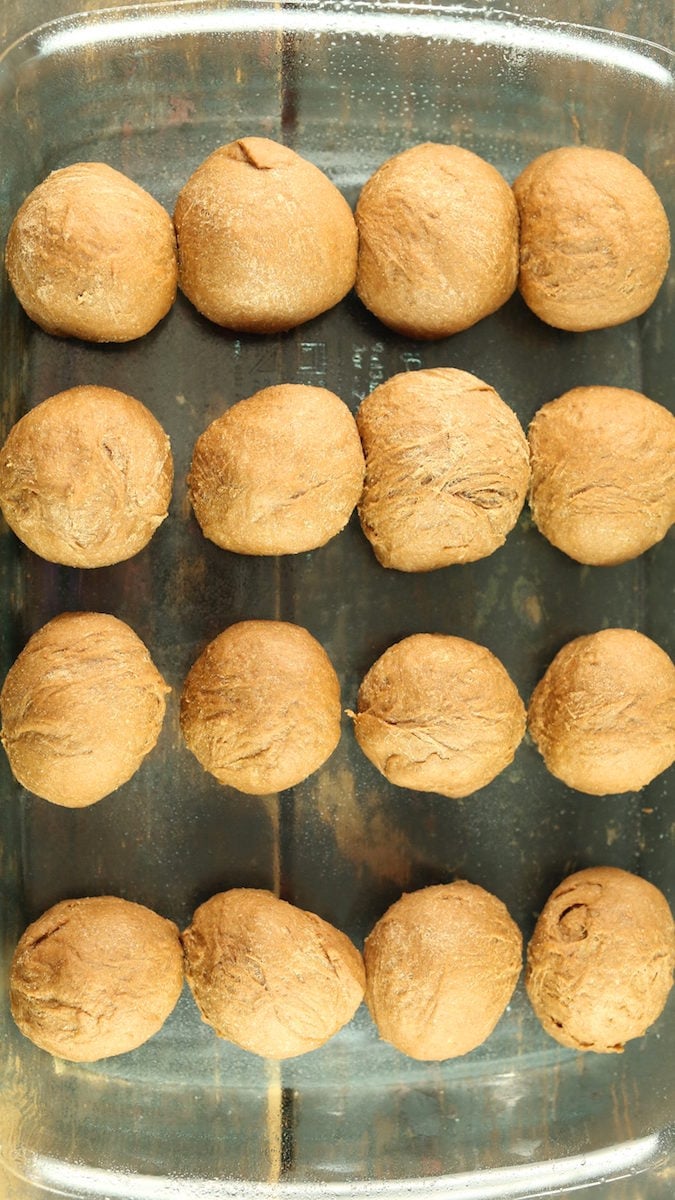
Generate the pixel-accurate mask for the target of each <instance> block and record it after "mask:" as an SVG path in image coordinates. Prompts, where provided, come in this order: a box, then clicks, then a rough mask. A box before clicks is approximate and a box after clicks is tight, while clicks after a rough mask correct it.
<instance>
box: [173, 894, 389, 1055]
mask: <svg viewBox="0 0 675 1200" xmlns="http://www.w3.org/2000/svg"><path fill="white" fill-rule="evenodd" d="M183 945H184V947H185V962H186V973H187V980H188V983H189V985H190V987H191V988H192V993H193V995H194V998H195V1001H196V1003H197V1006H198V1008H199V1011H200V1012H201V1014H202V1018H203V1020H204V1021H206V1023H207V1024H208V1025H211V1026H213V1028H214V1029H215V1031H216V1033H217V1034H218V1036H219V1037H222V1038H225V1039H226V1040H227V1041H228V1042H234V1043H235V1045H237V1046H241V1047H242V1048H243V1049H244V1050H250V1051H251V1052H252V1053H253V1054H260V1055H261V1056H262V1057H263V1058H274V1059H283V1058H293V1057H295V1055H298V1054H307V1052H308V1051H310V1050H316V1049H317V1048H318V1047H319V1046H323V1044H324V1042H327V1041H328V1039H329V1038H332V1037H333V1036H334V1034H336V1033H337V1032H338V1031H339V1030H340V1029H342V1027H343V1025H346V1024H347V1022H348V1021H350V1020H351V1018H352V1017H353V1016H354V1013H355V1012H356V1010H357V1008H358V1007H359V1004H360V1003H361V1001H362V999H363V990H364V984H365V975H364V969H363V960H362V958H361V955H360V954H359V952H358V950H357V949H356V947H355V946H353V945H352V943H351V942H350V940H349V938H348V937H346V936H345V934H344V933H341V932H340V931H339V930H338V929H334V928H333V926H332V925H329V924H328V922H327V921H322V920H321V918H320V917H317V916H315V915H314V913H310V912H305V911H304V909H301V908H295V907H294V905H292V904H287V903H286V902H285V901H284V900H278V899H277V897H276V896H273V895H272V893H271V892H265V891H259V890H258V889H256V888H235V889H234V890H233V891H231V892H221V893H220V894H219V895H217V896H212V897H211V899H210V900H207V901H206V903H205V904H202V905H201V906H200V907H199V908H198V909H197V911H196V912H195V914H194V916H193V918H192V925H191V926H190V928H189V929H187V930H186V931H185V933H184V934H183Z"/></svg>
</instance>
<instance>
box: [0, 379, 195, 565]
mask: <svg viewBox="0 0 675 1200" xmlns="http://www.w3.org/2000/svg"><path fill="white" fill-rule="evenodd" d="M172 483H173V460H172V457H171V449H170V446H169V439H168V437H167V436H166V434H165V432H164V430H163V429H162V427H161V425H160V424H159V422H158V421H157V420H155V418H154V417H153V415H152V413H151V412H149V411H148V409H147V408H146V407H145V405H143V404H141V403H140V401H139V400H134V398H133V397H132V396H126V395H124V393H123V392H117V391H114V390H113V389H112V388H104V387H94V386H86V387H75V388H70V389H69V391H67V392H59V393H58V395H56V396H50V397H49V399H48V400H43V401H42V403H41V404H38V405H37V407H36V408H33V409H31V411H30V412H28V413H26V415H25V416H23V417H22V418H21V420H20V421H18V422H17V423H16V425H14V427H13V428H12V429H11V430H10V433H9V436H8V438H7V441H6V442H5V444H4V446H3V448H2V450H0V507H1V508H2V513H3V516H4V518H5V520H6V521H7V524H8V525H9V526H10V528H11V529H13V530H14V533H15V534H16V535H17V537H19V538H21V541H22V542H24V543H25V544H26V545H27V546H28V547H29V548H30V549H31V550H33V551H34V552H35V553H36V554H40V555H41V556H42V558H46V559H47V560H48V561H49V562H57V563H64V564H65V565H66V566H69V567H103V566H108V565H109V564H111V563H118V562H122V561H123V560H124V559H127V558H131V557H132V555H134V554H137V553H138V551H139V550H142V549H143V547H144V546H145V545H146V544H147V543H148V542H149V541H150V538H151V537H152V535H153V533H154V532H155V529H156V528H157V526H158V525H160V524H161V522H162V521H163V520H164V518H165V517H166V515H167V512H168V507H169V501H170V499H171V487H172Z"/></svg>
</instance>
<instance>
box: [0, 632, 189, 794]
mask: <svg viewBox="0 0 675 1200" xmlns="http://www.w3.org/2000/svg"><path fill="white" fill-rule="evenodd" d="M168 691H170V689H169V687H167V685H166V683H165V682H164V680H163V679H162V676H161V675H160V673H159V671H158V670H157V668H156V667H155V665H154V663H153V662H152V659H151V658H150V655H149V653H148V651H147V649H146V647H145V646H144V645H143V642H142V641H141V639H140V638H139V637H138V636H137V635H136V634H135V633H134V631H133V629H130V628H129V626H128V625H125V624H124V622H123V621H119V620H118V619H117V617H111V616H108V614H107V613H88V612H85V613H62V614H61V615H60V616H58V617H54V619H53V620H52V621H48V622H47V624H46V625H43V626H42V629H39V630H38V631H37V633H34V634H33V636H32V637H31V638H30V640H29V641H28V642H27V644H26V646H25V647H24V649H23V650H22V651H21V653H20V655H19V657H18V658H17V659H16V662H15V663H14V664H13V666H12V667H10V670H9V672H8V674H7V678H6V679H5V682H4V684H3V688H2V692H0V715H1V716H2V734H1V735H0V740H1V741H2V744H3V746H4V747H5V750H6V752H7V757H8V759H9V765H10V767H11V768H12V771H13V773H14V775H15V776H16V778H17V779H18V781H19V783H20V784H22V785H23V787H25V788H28V790H29V791H31V792H34V793H35V795H36V796H41V797H42V798H43V799H44V800H51V802H52V804H62V805H64V807H66V808H85V807H86V806H87V805H88V804H94V803H95V802H96V801H97V800H101V799H102V798H103V797H104V796H107V795H109V794H110V792H114V791H115V790H116V788H118V787H120V786H121V784H123V783H126V781H127V780H128V779H131V776H132V775H133V774H134V773H135V772H136V771H137V770H138V768H139V767H140V765H141V762H142V761H143V759H144V758H145V756H146V754H148V753H149V752H150V750H152V748H153V746H154V745H155V743H156V741H157V739H158V737H159V733H160V730H161V728H162V722H163V720H164V710H165V707H166V701H165V696H166V693H167V692H168Z"/></svg>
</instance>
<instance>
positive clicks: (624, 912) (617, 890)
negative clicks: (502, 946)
mask: <svg viewBox="0 0 675 1200" xmlns="http://www.w3.org/2000/svg"><path fill="white" fill-rule="evenodd" d="M674 966H675V925H674V924H673V918H672V916H671V913H670V909H669V908H668V904H667V902H666V899H665V896H663V895H662V894H661V892H660V891H659V890H658V888H655V887H654V886H653V885H652V884H651V883H647V881H646V879H640V878H639V877H638V876H637V875H631V874H629V872H628V871H620V870H618V868H616V867H590V868H589V869H588V870H586V871H578V872H577V873H576V874H575V875H570V876H569V877H568V878H567V879H564V880H563V882H562V883H561V884H559V885H558V887H557V888H556V889H555V891H554V892H553V893H552V895H551V896H549V898H548V900H547V901H546V904H545V906H544V908H543V911H542V913H541V915H540V917H539V920H538V921H537V924H536V927H535V930H534V935H533V937H532V941H531V942H530V945H529V947H528V952H527V973H526V979H525V982H526V987H527V992H528V995H529V997H530V1000H531V1002H532V1007H533V1008H534V1011H535V1013H536V1014H537V1017H538V1018H539V1020H540V1021H541V1023H542V1025H543V1027H544V1029H545V1030H546V1032H547V1033H550V1035H551V1037H553V1038H555V1040H556V1041H557V1042H560V1043H561V1044H562V1045H563V1046H571V1047H572V1049H573V1050H595V1051H596V1053H598V1054H611V1053H612V1052H616V1051H621V1050H623V1047H624V1043H625V1042H628V1041H630V1039H631V1038H636V1037H641V1036H642V1034H643V1033H644V1032H645V1031H646V1030H647V1029H648V1028H649V1026H650V1025H652V1024H653V1022H654V1021H655V1020H656V1018H657V1017H658V1016H659V1014H660V1013H661V1012H662V1010H663V1008H664V1006H665V1003H666V1000H667V999H668V993H669V991H670V989H671V987H672V984H673V967H674Z"/></svg>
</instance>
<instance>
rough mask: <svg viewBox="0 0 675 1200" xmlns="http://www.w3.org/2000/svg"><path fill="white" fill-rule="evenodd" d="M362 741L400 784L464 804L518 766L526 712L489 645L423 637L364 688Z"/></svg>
mask: <svg viewBox="0 0 675 1200" xmlns="http://www.w3.org/2000/svg"><path fill="white" fill-rule="evenodd" d="M351 715H352V716H353V717H354V732H355V734H356V739H357V741H358V743H359V745H360V747H361V749H362V750H363V753H364V754H365V755H366V757H367V758H369V759H370V761H371V762H372V763H373V765H374V766H376V767H377V769H378V771H381V772H382V774H383V775H384V776H385V777H386V778H387V779H388V780H389V782H390V783H395V784H397V786H398V787H405V788H413V789H414V790H415V791H418V792H438V793H439V795H441V796H450V797H452V798H453V799H460V798H461V797H462V796H469V795H470V794H471V793H472V792H475V791H477V790H478V788H482V787H485V785H486V784H488V783H490V782H491V780H493V779H494V778H495V776H496V775H498V774H499V772H500V771H503V770H504V768H505V767H507V766H508V765H509V763H510V762H511V761H512V759H513V756H514V754H515V752H516V749H517V747H518V745H519V744H520V742H521V740H522V737H523V734H524V732H525V708H524V705H523V702H522V700H521V699H520V696H519V695H518V692H517V691H516V688H515V686H514V684H513V683H512V681H511V679H510V678H509V676H508V675H507V673H506V671H505V669H504V667H503V666H502V664H501V663H500V661H499V659H498V658H495V656H494V654H491V653H490V651H489V650H486V648H485V646H478V645H476V643H475V642H467V641H465V639H464V638H459V637H447V636H445V635H444V634H440V633H416V634H413V636H412V637H407V638H404V639H403V641H402V642H397V643H396V645H395V646H390V647H389V649H388V650H385V652H384V654H383V655H382V657H381V658H378V660H377V662H376V663H375V664H374V666H372V667H371V668H370V670H369V672H368V674H367V675H366V677H365V679H364V680H363V683H362V684H361V687H360V688H359V697H358V712H357V713H356V714H353V713H352V714H351Z"/></svg>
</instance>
